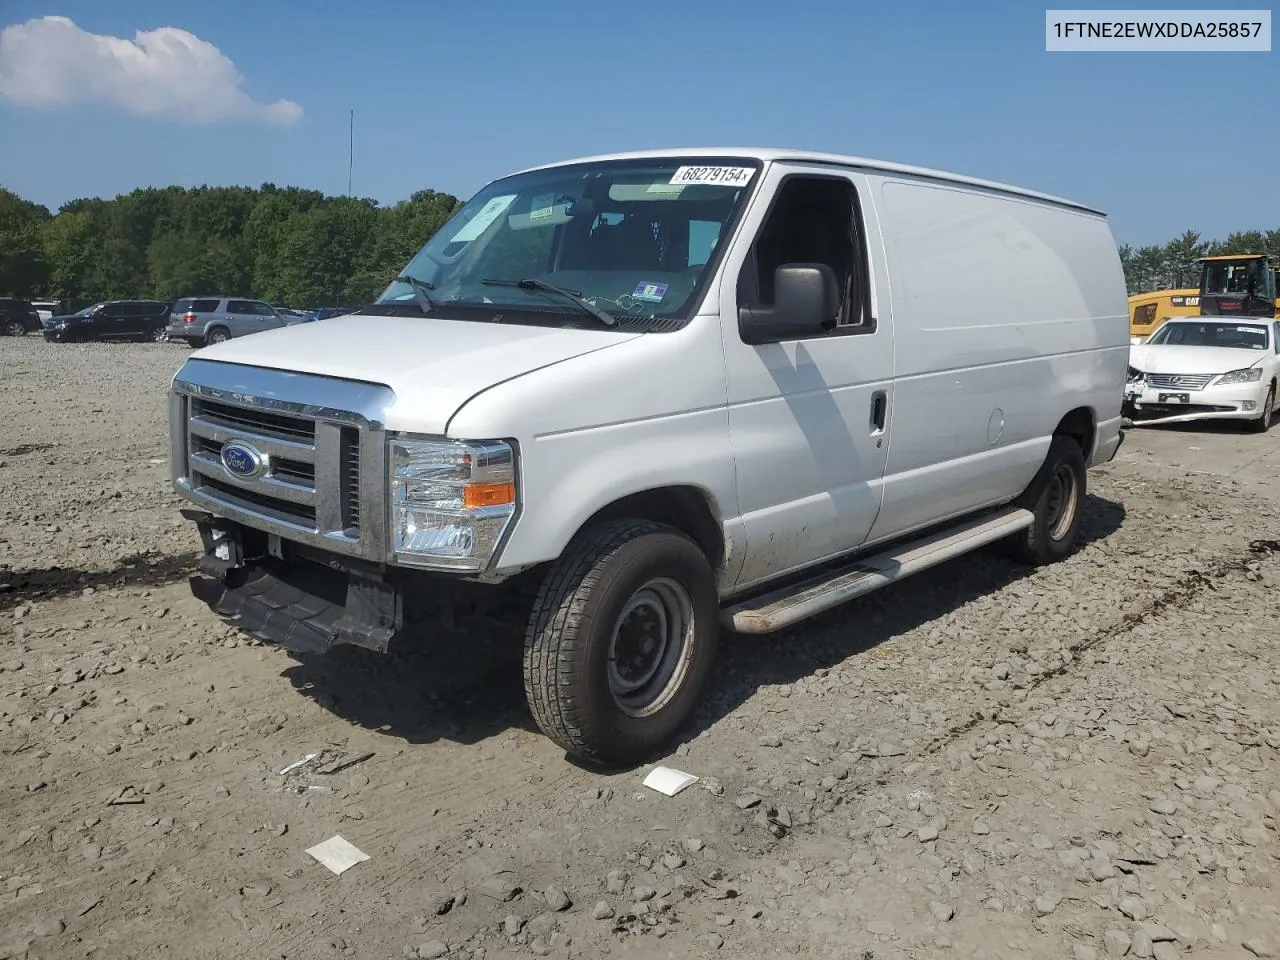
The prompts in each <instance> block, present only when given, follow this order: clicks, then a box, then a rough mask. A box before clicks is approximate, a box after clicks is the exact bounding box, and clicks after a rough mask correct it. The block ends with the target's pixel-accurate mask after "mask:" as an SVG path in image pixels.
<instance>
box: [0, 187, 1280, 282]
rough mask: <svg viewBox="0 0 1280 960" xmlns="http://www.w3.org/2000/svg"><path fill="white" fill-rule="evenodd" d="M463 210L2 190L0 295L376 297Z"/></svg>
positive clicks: (1128, 258) (1262, 243) (200, 190)
mask: <svg viewBox="0 0 1280 960" xmlns="http://www.w3.org/2000/svg"><path fill="white" fill-rule="evenodd" d="M460 204H461V201H459V200H458V199H457V198H456V197H453V196H450V195H449V194H447V193H437V192H436V191H434V190H421V191H419V192H417V193H415V194H414V195H413V196H411V197H410V198H409V199H408V200H403V201H401V202H400V203H397V204H395V205H394V206H390V207H381V206H379V205H378V204H377V202H375V201H373V200H369V199H361V198H355V197H335V196H326V195H325V194H323V193H321V192H319V191H317V190H303V189H300V188H298V187H277V186H276V185H275V184H272V183H264V184H263V185H262V186H261V187H258V188H256V189H255V188H253V187H207V186H206V187H196V188H193V189H189V188H184V187H158V188H157V187H147V188H144V189H139V190H134V191H133V192H132V193H128V194H123V195H121V196H118V197H116V198H115V199H114V200H100V199H81V200H73V201H71V202H70V203H67V204H64V205H63V206H62V207H61V208H60V209H59V210H58V211H57V213H53V212H51V211H49V210H48V209H47V208H45V207H43V206H40V205H39V204H36V203H31V202H30V201H27V200H24V199H22V198H21V197H19V196H18V195H17V194H15V193H13V192H12V191H10V190H6V189H4V188H3V187H0V296H16V297H26V298H46V297H47V298H50V299H58V300H67V301H72V302H74V303H77V304H82V303H91V302H94V301H96V300H106V299H126V298H134V297H155V298H158V299H161V300H172V299H175V298H177V297H182V296H190V295H192V294H198V293H205V294H239V295H241V296H251V297H258V298H261V299H263V300H266V301H268V302H270V303H276V304H281V305H290V306H307V307H327V306H354V305H358V304H361V303H368V302H369V301H370V300H372V299H374V298H375V297H376V296H377V295H378V294H379V293H380V292H381V291H382V290H383V288H385V287H386V285H387V284H388V283H389V282H390V281H391V279H392V278H393V277H394V276H395V275H396V272H397V271H399V270H400V269H401V268H403V266H404V265H405V264H406V263H407V262H408V261H409V259H410V258H411V257H412V256H413V255H414V254H415V253H416V252H417V251H418V249H419V248H420V247H421V246H422V245H423V244H424V243H426V242H427V240H429V239H430V238H431V236H432V234H434V233H435V232H436V231H437V230H439V229H440V227H442V226H443V225H444V223H445V221H447V220H448V219H449V217H450V216H452V215H453V213H454V211H455V210H457V208H458V207H459V206H460ZM1119 249H1120V261H1121V263H1122V264H1123V265H1124V274H1125V282H1126V283H1127V285H1128V288H1129V293H1131V294H1132V293H1141V292H1145V291H1148V290H1160V289H1167V288H1177V287H1194V286H1198V285H1199V282H1200V267H1199V264H1198V263H1197V262H1196V261H1197V258H1199V257H1203V256H1208V255H1213V254H1220V253H1266V254H1269V255H1270V256H1271V258H1272V262H1273V264H1276V265H1280V230H1269V231H1266V232H1262V231H1258V230H1251V231H1243V232H1240V233H1233V234H1230V235H1229V236H1228V237H1227V239H1226V240H1223V241H1218V240H1205V239H1202V238H1201V236H1200V234H1198V233H1196V232H1195V231H1191V230H1188V231H1187V232H1186V233H1184V234H1182V236H1180V237H1177V238H1176V239H1174V240H1170V241H1169V242H1168V243H1166V244H1163V245H1155V246H1142V247H1136V248H1135V247H1132V246H1130V245H1128V244H1124V245H1122V246H1121V247H1120V248H1119Z"/></svg>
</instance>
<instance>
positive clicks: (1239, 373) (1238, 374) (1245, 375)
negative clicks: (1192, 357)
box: [1218, 367, 1262, 384]
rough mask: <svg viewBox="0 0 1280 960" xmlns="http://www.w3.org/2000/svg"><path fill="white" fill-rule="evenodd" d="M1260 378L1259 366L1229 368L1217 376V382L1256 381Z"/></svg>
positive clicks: (1260, 370) (1260, 369)
mask: <svg viewBox="0 0 1280 960" xmlns="http://www.w3.org/2000/svg"><path fill="white" fill-rule="evenodd" d="M1261 379H1262V368H1261V367H1248V368H1247V369H1245V370H1231V371H1229V372H1227V373H1224V374H1223V375H1222V376H1220V377H1219V378H1218V383H1219V384H1228V383H1257V382H1258V381H1259V380H1261Z"/></svg>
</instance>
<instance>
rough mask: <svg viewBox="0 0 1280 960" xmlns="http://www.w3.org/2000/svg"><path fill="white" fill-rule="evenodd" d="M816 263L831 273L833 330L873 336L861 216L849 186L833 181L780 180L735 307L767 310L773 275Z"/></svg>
mask: <svg viewBox="0 0 1280 960" xmlns="http://www.w3.org/2000/svg"><path fill="white" fill-rule="evenodd" d="M788 263H822V264H826V265H827V266H829V267H830V268H831V269H832V270H833V271H835V275H836V280H837V282H838V285H839V289H840V307H839V310H838V311H837V312H836V317H835V325H834V327H833V328H832V330H833V331H839V332H840V333H874V332H875V320H874V318H872V316H871V298H870V286H869V283H868V270H867V251H866V244H865V241H864V239H863V230H862V211H861V208H860V206H859V204H858V194H857V191H856V190H855V189H854V186H853V184H852V183H850V182H849V181H848V180H845V179H843V178H835V177H791V178H788V179H786V180H784V181H783V183H782V186H781V187H780V189H779V190H778V195H777V197H776V199H775V200H774V204H773V209H772V210H770V211H769V217H768V219H767V220H766V221H765V223H764V226H763V227H762V228H761V230H760V235H759V236H758V237H757V238H756V241H755V244H754V245H753V246H752V249H751V253H750V254H749V255H748V256H747V260H746V263H745V264H744V265H743V269H742V274H741V276H740V277H739V278H738V303H739V305H743V306H772V304H773V284H774V271H776V270H777V269H778V267H780V266H783V265H784V264H788Z"/></svg>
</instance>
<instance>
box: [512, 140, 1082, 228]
mask: <svg viewBox="0 0 1280 960" xmlns="http://www.w3.org/2000/svg"><path fill="white" fill-rule="evenodd" d="M659 157H744V158H749V159H752V160H760V161H762V162H764V163H772V162H782V163H785V162H788V161H794V162H803V163H816V164H828V165H832V166H841V167H862V168H867V169H873V170H880V171H883V172H885V173H900V174H906V175H908V176H913V177H923V178H926V179H929V180H941V181H946V182H949V183H962V184H966V185H967V186H971V187H982V188H984V189H987V190H994V191H997V192H1000V193H1007V194H1012V195H1015V196H1019V197H1029V198H1031V199H1033V200H1041V201H1044V202H1046V203H1054V204H1059V205H1061V206H1065V207H1071V208H1073V209H1076V210H1082V211H1084V212H1086V213H1092V214H1094V215H1096V216H1099V217H1105V216H1106V213H1105V212H1103V211H1102V210H1098V209H1097V208H1095V207H1090V206H1086V205H1085V204H1082V203H1078V202H1076V201H1075V200H1067V199H1064V198H1062V197H1055V196H1053V195H1052V194H1048V193H1039V192H1037V191H1035V190H1027V189H1024V188H1022V187H1015V186H1012V185H1010V184H1007V183H999V182H997V181H994V180H981V179H979V178H977V177H968V176H965V175H963V174H959V173H948V172H946V171H945V170H933V169H930V168H928V167H916V166H911V165H909V164H904V163H893V162H890V161H887V160H872V159H869V158H867V157H853V156H844V155H842V154H838V153H821V152H818V151H814V150H793V149H788V148H785V147H685V148H679V149H677V148H672V149H666V150H631V151H626V152H623V153H606V154H598V155H596V156H590V157H578V158H575V159H572V160H560V161H557V162H555V163H545V164H540V165H538V166H535V167H527V168H526V169H524V170H520V171H516V172H517V173H529V172H531V171H533V170H549V169H553V168H555V167H565V166H569V165H571V164H576V163H597V162H600V161H604V160H643V159H650V158H655V159H656V158H659ZM512 175H513V176H514V174H512Z"/></svg>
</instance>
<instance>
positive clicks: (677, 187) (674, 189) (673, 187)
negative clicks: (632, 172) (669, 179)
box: [645, 183, 684, 197]
mask: <svg viewBox="0 0 1280 960" xmlns="http://www.w3.org/2000/svg"><path fill="white" fill-rule="evenodd" d="M683 191H684V185H683V184H679V183H651V184H649V186H648V187H647V188H646V189H645V193H648V194H651V195H653V196H658V197H678V196H680V194H681V193H682V192H683Z"/></svg>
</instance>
